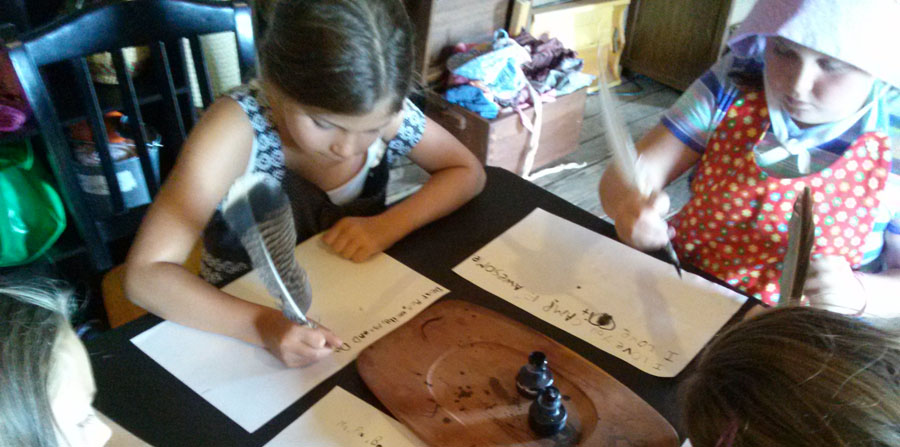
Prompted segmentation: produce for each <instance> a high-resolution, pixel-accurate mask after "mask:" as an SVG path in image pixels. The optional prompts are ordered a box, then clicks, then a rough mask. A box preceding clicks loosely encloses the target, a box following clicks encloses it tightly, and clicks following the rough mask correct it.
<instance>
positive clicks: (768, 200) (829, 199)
mask: <svg viewBox="0 0 900 447" xmlns="http://www.w3.org/2000/svg"><path fill="white" fill-rule="evenodd" d="M763 96H764V95H762V94H761V93H757V92H753V93H748V94H746V95H744V97H742V98H740V99H738V100H736V101H735V102H734V103H733V104H732V106H731V108H730V109H729V110H728V112H727V115H726V117H725V119H724V120H722V122H721V123H720V124H719V126H718V128H717V129H716V131H715V132H714V133H713V135H712V136H711V137H710V140H709V143H708V145H707V150H706V151H705V152H704V154H703V157H702V158H701V160H700V164H699V165H698V167H697V173H696V175H695V177H694V180H693V181H692V183H691V189H692V192H693V196H692V198H691V200H690V201H689V202H688V204H687V205H685V207H684V208H683V209H682V210H681V212H680V213H679V214H678V215H677V216H676V217H675V219H674V221H673V224H674V226H675V229H676V236H675V239H673V242H674V244H675V248H676V250H677V251H678V252H679V253H678V254H679V257H680V258H681V259H682V260H684V261H686V262H689V263H692V264H694V265H696V266H698V267H700V268H701V269H703V270H704V271H707V272H709V273H711V274H713V275H714V276H716V277H718V278H720V279H722V280H724V281H726V282H727V283H728V284H730V285H732V286H734V287H736V288H737V289H739V290H741V291H744V292H745V293H747V294H750V295H752V296H754V297H756V298H758V299H761V300H762V301H763V302H765V303H767V304H774V303H776V302H777V301H778V298H779V290H778V279H779V278H780V277H781V270H782V267H783V265H782V259H783V258H784V254H785V252H786V251H787V246H788V241H787V235H788V222H789V221H790V218H791V213H792V211H793V204H794V201H795V200H796V199H797V196H798V195H799V194H801V193H802V192H803V188H805V187H807V186H808V187H809V188H810V190H811V192H812V198H813V204H814V205H813V211H814V215H813V222H814V224H815V225H816V229H815V244H814V246H813V257H814V258H815V257H820V256H824V255H840V256H844V257H845V258H846V259H847V261H848V262H849V263H850V264H851V265H853V266H854V267H857V266H858V265H859V263H860V262H861V261H862V251H861V248H862V245H863V241H864V240H865V238H866V236H867V235H868V234H869V233H870V232H871V231H872V224H873V221H874V219H875V215H874V214H875V213H874V211H875V210H876V209H877V207H878V204H879V202H880V195H881V193H882V191H883V190H884V187H885V182H886V180H887V176H888V173H889V170H890V166H891V151H890V145H889V144H890V142H889V139H888V137H887V135H884V134H880V133H876V132H871V133H866V134H863V135H862V136H860V137H859V138H858V139H857V140H856V141H854V142H853V144H851V145H850V147H848V148H847V150H846V151H845V152H844V154H843V155H842V156H841V158H839V159H838V160H836V161H835V162H834V163H832V165H831V166H829V167H827V168H825V169H823V170H822V171H820V172H817V173H814V174H810V175H807V176H804V177H798V178H778V177H774V176H772V175H769V174H767V173H766V172H764V171H763V170H761V169H760V168H759V166H758V165H757V164H756V160H755V159H754V155H753V149H754V147H755V146H756V144H757V143H758V142H759V141H760V140H761V139H762V137H763V135H764V134H765V132H766V130H767V129H768V126H769V120H768V109H767V108H766V106H765V100H764V99H763Z"/></svg>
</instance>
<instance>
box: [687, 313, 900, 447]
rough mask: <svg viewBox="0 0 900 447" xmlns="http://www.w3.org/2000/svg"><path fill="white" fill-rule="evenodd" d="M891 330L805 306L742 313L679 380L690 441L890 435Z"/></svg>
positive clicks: (805, 441) (898, 410) (893, 417)
mask: <svg viewBox="0 0 900 447" xmlns="http://www.w3.org/2000/svg"><path fill="white" fill-rule="evenodd" d="M898 369H900V330H898V326H897V320H892V321H891V320H885V321H880V322H878V323H876V324H870V323H867V322H864V321H861V320H859V319H856V318H853V317H849V316H845V315H840V314H836V313H832V312H828V311H825V310H821V309H813V308H808V307H789V308H783V309H775V310H772V311H770V312H767V313H765V314H763V315H760V316H758V317H756V318H753V319H750V320H747V321H743V322H741V323H739V324H737V325H735V326H734V327H733V328H731V329H729V330H726V331H725V332H724V333H723V334H722V335H720V336H718V337H716V339H715V340H713V342H712V343H711V344H710V345H709V346H708V347H707V348H706V350H705V351H704V352H703V354H702V355H701V358H700V360H699V363H698V365H697V370H696V372H695V373H694V374H693V375H691V376H690V377H689V378H688V379H687V380H686V382H685V383H684V384H683V385H682V390H681V392H682V395H681V398H682V417H683V418H684V421H685V424H684V425H685V427H686V429H687V435H688V437H689V438H690V439H691V443H692V444H693V445H694V446H695V447H716V446H721V447H728V446H733V447H771V446H793V447H807V446H808V447H819V446H833V447H840V446H867V447H875V446H885V447H886V446H897V445H900V398H898V396H900V375H898V373H900V371H898Z"/></svg>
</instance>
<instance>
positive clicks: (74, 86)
mask: <svg viewBox="0 0 900 447" xmlns="http://www.w3.org/2000/svg"><path fill="white" fill-rule="evenodd" d="M223 31H233V32H234V34H235V37H236V45H237V52H238V59H239V65H240V71H241V79H242V81H247V80H248V79H249V78H251V77H252V76H254V75H255V73H256V52H255V46H254V36H253V22H252V17H251V10H250V7H249V6H248V5H247V4H246V3H244V2H242V1H234V2H223V1H211V0H189V1H188V0H129V1H121V0H118V1H111V2H108V3H104V4H101V5H98V6H94V7H91V8H88V9H85V10H83V11H81V12H79V13H77V14H75V15H72V16H68V17H64V18H61V19H60V20H57V21H56V22H53V23H50V24H48V25H47V26H45V27H42V28H39V29H36V30H34V31H32V32H30V33H28V34H25V35H23V36H20V37H19V39H18V40H17V41H15V42H12V43H8V44H7V45H6V47H7V49H8V51H9V57H10V59H11V61H12V63H13V67H14V68H15V70H16V73H17V74H18V76H19V79H20V82H21V83H22V87H23V90H24V92H25V95H26V97H27V98H28V101H29V102H30V104H31V107H32V109H33V111H34V121H35V123H36V125H37V128H38V131H39V134H40V141H42V142H43V145H44V147H45V148H46V156H47V160H48V162H49V165H50V167H51V170H52V172H53V175H54V176H55V179H56V182H57V186H58V188H59V190H60V193H61V195H62V197H63V199H64V201H65V204H66V207H67V209H68V212H69V215H70V217H71V220H70V223H71V224H74V226H75V227H76V229H77V231H78V234H79V236H80V239H81V241H82V242H83V245H84V247H85V248H86V251H87V255H88V258H89V259H90V262H91V263H92V264H93V267H94V269H95V271H97V272H98V273H102V272H106V271H107V270H109V269H110V268H111V267H112V266H113V265H114V264H115V263H117V262H120V261H121V259H116V257H115V256H114V254H113V251H112V250H111V244H114V243H117V242H118V243H119V245H121V243H122V242H126V243H130V238H131V237H132V236H133V234H134V232H135V231H136V229H137V226H138V225H139V224H140V221H141V219H142V217H143V214H144V212H145V210H146V206H140V207H136V208H129V207H128V206H126V204H125V202H124V200H123V195H122V193H121V190H120V180H119V177H118V176H117V174H116V168H115V165H114V160H113V159H112V156H111V154H110V151H109V142H108V139H107V137H106V131H105V125H104V118H103V115H104V113H105V112H108V111H110V110H120V111H122V112H123V113H124V114H125V115H127V116H128V117H129V118H130V120H129V122H130V124H129V131H130V133H131V135H132V137H133V139H134V140H135V143H136V150H137V153H138V159H139V160H140V170H141V172H142V173H143V177H144V179H145V181H146V183H147V188H148V190H149V194H150V197H151V198H152V197H153V196H154V195H155V194H156V192H157V190H158V189H159V181H158V180H157V175H158V174H157V173H156V172H155V170H154V166H153V163H152V161H151V154H150V151H148V150H147V141H148V132H147V126H145V124H144V117H145V116H148V115H149V116H148V121H151V122H153V124H155V125H156V127H157V128H158V129H157V130H158V131H159V133H160V134H161V136H162V144H163V148H162V150H161V151H160V154H159V167H160V171H161V172H160V173H161V174H162V178H165V174H166V172H167V170H168V168H170V167H171V164H172V163H173V162H174V159H175V155H176V154H177V151H178V150H179V149H180V148H181V145H182V143H183V141H184V139H185V136H186V133H187V130H188V129H189V126H191V125H193V123H194V121H195V120H196V118H197V115H196V111H195V109H194V107H193V106H192V101H191V94H190V87H189V85H188V82H189V81H188V79H189V76H188V73H187V69H188V68H187V60H188V59H189V58H190V59H191V60H192V61H193V64H194V67H195V70H196V74H197V79H198V81H199V86H200V94H201V97H202V102H203V106H204V107H206V106H208V105H209V104H210V103H211V102H212V100H213V97H212V95H213V93H212V92H213V90H212V87H211V82H210V77H209V74H208V72H207V68H206V61H205V60H204V57H203V54H202V53H203V50H202V47H201V45H200V36H201V35H204V34H211V33H218V32H223ZM183 39H187V40H188V42H189V46H187V49H186V46H185V45H184V41H183ZM136 46H149V47H150V53H151V57H150V61H149V67H148V69H149V70H150V71H148V72H147V73H144V74H143V76H141V77H136V78H134V79H132V76H131V75H130V74H129V71H128V70H126V58H125V56H124V53H123V50H122V49H123V48H127V47H136ZM101 52H110V53H111V55H112V62H113V66H114V67H115V72H116V79H117V81H118V85H112V86H111V85H98V84H95V83H94V82H92V78H91V74H90V71H89V67H88V63H87V60H86V57H87V56H89V55H92V54H96V53H101ZM153 119H155V121H153ZM80 121H86V122H87V123H88V124H89V126H90V128H91V130H92V133H93V143H94V146H95V147H96V148H97V152H98V154H99V158H100V164H101V166H102V178H103V179H104V180H105V184H106V185H107V187H106V191H107V192H108V195H107V196H106V197H108V202H109V203H108V206H106V207H104V208H106V209H107V210H112V213H111V214H112V215H111V216H109V215H108V214H109V213H108V212H106V213H101V212H100V210H98V207H97V206H96V203H97V202H96V197H97V196H96V195H94V196H92V197H90V200H89V198H88V197H87V194H86V193H85V192H84V190H83V189H82V187H81V182H83V179H80V178H79V175H78V172H77V170H76V166H75V164H76V161H75V158H74V156H73V151H72V149H71V148H70V144H69V142H68V141H67V138H66V133H65V131H64V127H65V126H67V125H71V124H73V123H76V122H80ZM92 204H93V206H92ZM120 270H121V269H119V270H115V271H114V272H113V273H112V274H111V275H108V277H107V278H105V279H104V281H103V284H102V288H103V289H104V292H105V293H104V301H105V304H106V307H107V308H108V309H113V310H114V312H119V311H118V310H115V309H119V308H121V309H124V311H122V312H123V315H125V317H123V318H125V319H127V318H128V316H129V315H133V314H138V313H141V312H143V310H142V309H139V308H136V307H135V306H133V305H132V304H131V303H130V302H128V301H127V300H125V298H124V294H123V293H121V280H120V279H121V271H120ZM117 287H118V290H117V289H116V288H117ZM129 312H130V313H129ZM110 319H111V320H117V321H121V320H122V318H119V316H116V315H110Z"/></svg>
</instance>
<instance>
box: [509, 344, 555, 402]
mask: <svg viewBox="0 0 900 447" xmlns="http://www.w3.org/2000/svg"><path fill="white" fill-rule="evenodd" d="M550 385H553V373H552V372H550V368H548V367H547V356H546V355H544V353H543V352H541V351H534V352H532V353H531V355H529V356H528V364H527V365H525V366H523V367H521V368H520V369H519V374H518V375H516V389H518V390H519V394H521V395H523V396H525V397H527V398H529V399H534V398H535V397H537V395H538V393H540V391H541V390H543V389H544V388H547V387H548V386H550Z"/></svg>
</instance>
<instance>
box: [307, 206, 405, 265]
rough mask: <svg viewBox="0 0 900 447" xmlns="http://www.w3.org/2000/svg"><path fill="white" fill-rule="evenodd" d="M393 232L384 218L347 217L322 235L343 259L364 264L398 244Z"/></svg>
mask: <svg viewBox="0 0 900 447" xmlns="http://www.w3.org/2000/svg"><path fill="white" fill-rule="evenodd" d="M392 230H393V228H392V226H391V225H390V224H389V223H388V222H386V221H385V220H384V219H383V217H382V216H373V217H345V218H343V219H341V220H339V221H338V222H337V223H336V224H334V226H332V227H331V228H329V229H328V231H326V232H325V234H324V235H322V241H323V242H325V244H326V245H328V246H329V247H331V249H332V250H334V252H335V253H337V254H338V255H339V256H341V257H342V258H344V259H349V260H351V261H353V262H363V261H365V260H366V259H369V258H370V257H372V256H373V255H375V254H377V253H381V252H382V251H384V250H386V249H387V248H388V247H390V246H391V245H393V244H394V243H395V242H397V240H398V238H396V237H394V236H392V234H393V232H392Z"/></svg>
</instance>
